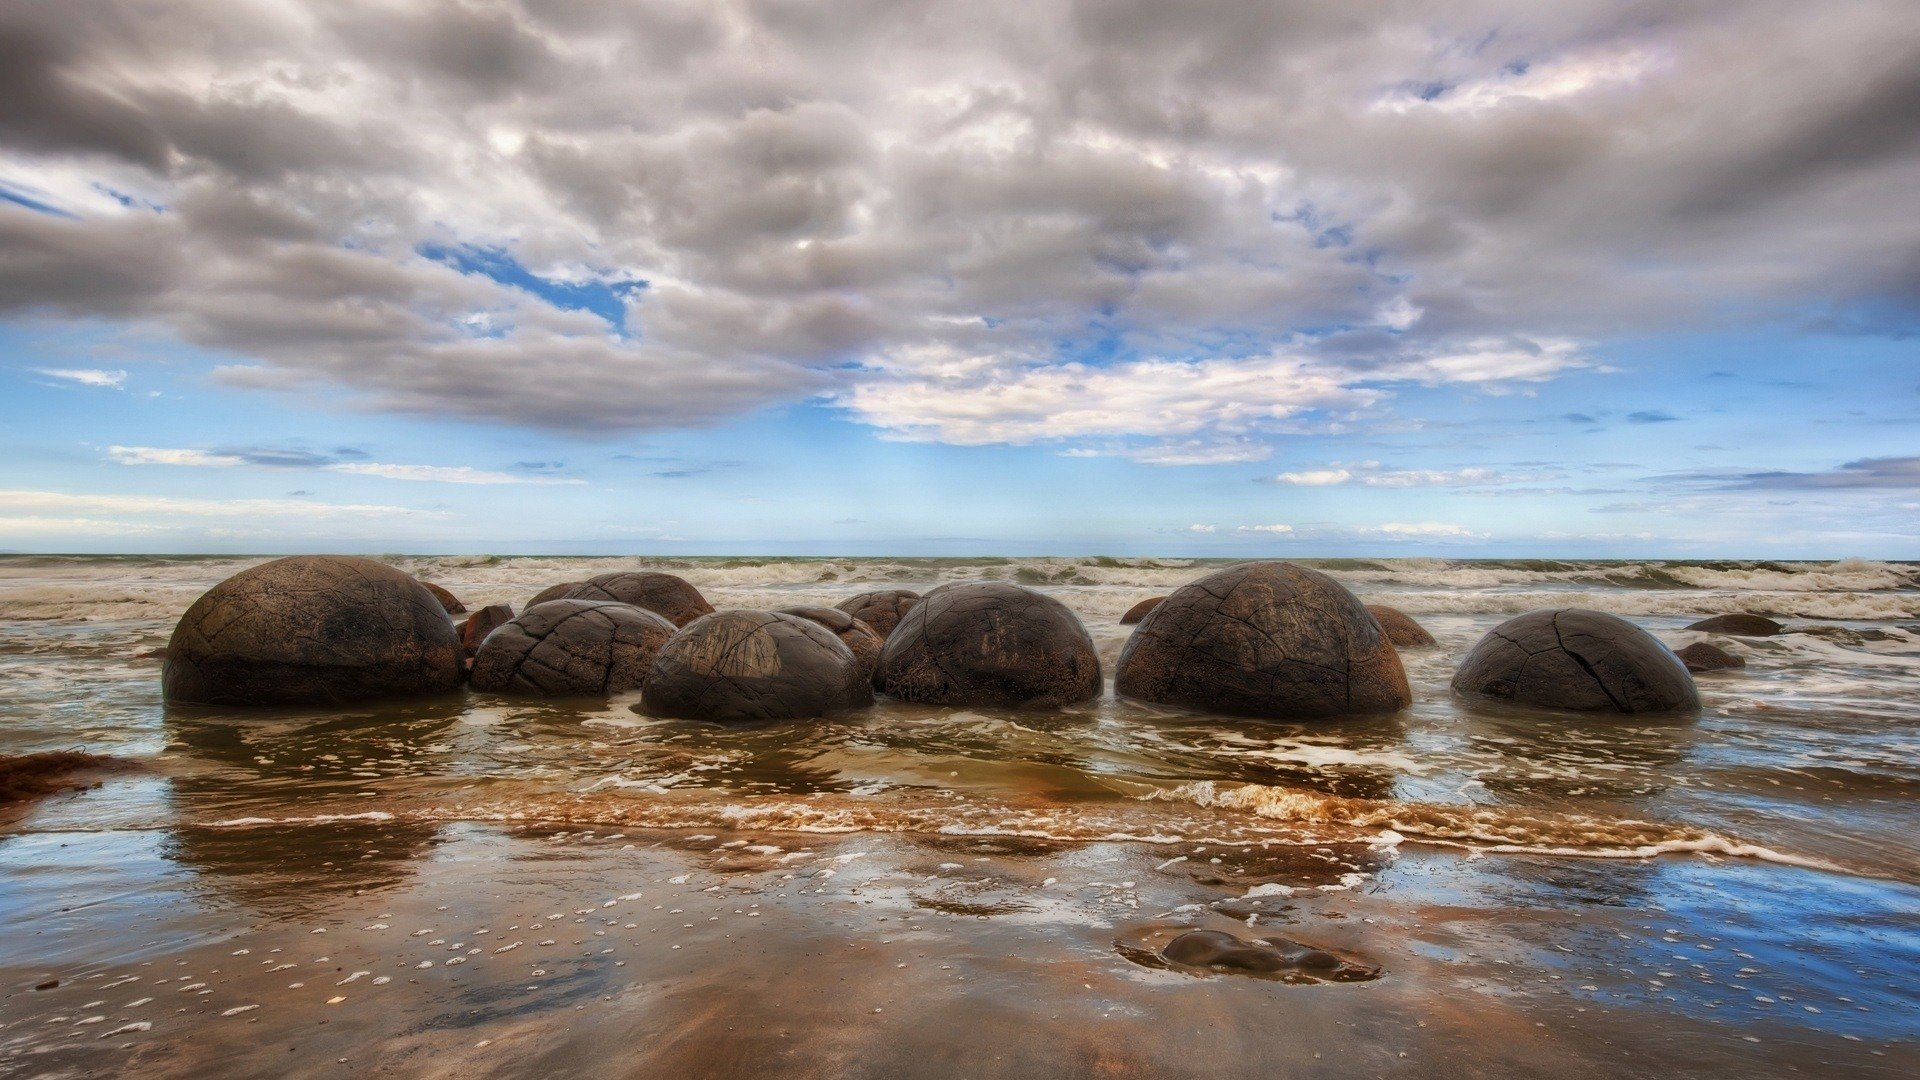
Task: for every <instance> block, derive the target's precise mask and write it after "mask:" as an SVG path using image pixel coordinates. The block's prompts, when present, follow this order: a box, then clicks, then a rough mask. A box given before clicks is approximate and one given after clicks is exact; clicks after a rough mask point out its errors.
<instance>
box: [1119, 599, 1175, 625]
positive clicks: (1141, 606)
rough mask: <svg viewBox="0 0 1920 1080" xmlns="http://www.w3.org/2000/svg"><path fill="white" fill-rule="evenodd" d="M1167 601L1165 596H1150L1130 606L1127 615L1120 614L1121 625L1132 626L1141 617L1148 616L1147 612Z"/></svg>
mask: <svg viewBox="0 0 1920 1080" xmlns="http://www.w3.org/2000/svg"><path fill="white" fill-rule="evenodd" d="M1166 602H1167V598H1166V597H1164V596H1151V597H1148V598H1147V599H1145V600H1142V601H1140V602H1139V603H1137V604H1135V605H1133V606H1132V607H1130V608H1128V609H1127V613H1126V614H1125V615H1122V616H1120V625H1121V626H1132V625H1133V624H1134V623H1137V622H1139V621H1140V620H1141V619H1144V618H1146V617H1147V614H1148V613H1149V612H1151V611H1152V610H1153V609H1154V608H1157V607H1159V606H1160V605H1161V604H1164V603H1166Z"/></svg>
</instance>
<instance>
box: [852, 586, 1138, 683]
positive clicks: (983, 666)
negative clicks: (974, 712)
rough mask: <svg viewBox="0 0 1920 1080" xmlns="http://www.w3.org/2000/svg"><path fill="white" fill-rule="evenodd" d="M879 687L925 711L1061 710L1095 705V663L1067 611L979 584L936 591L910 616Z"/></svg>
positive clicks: (885, 654)
mask: <svg viewBox="0 0 1920 1080" xmlns="http://www.w3.org/2000/svg"><path fill="white" fill-rule="evenodd" d="M879 679H880V681H879V686H880V689H881V691H882V692H884V693H886V694H889V695H891V696H893V697H896V698H899V699H901V700H903V701H913V702H919V703H921V704H926V705H1001V706H1008V705H1026V706H1055V705H1065V704H1069V703H1071V702H1075V701H1086V700H1087V699H1089V698H1094V697H1098V696H1100V686H1101V682H1100V656H1099V654H1098V653H1097V652H1096V651H1095V650H1094V647H1093V639H1092V638H1091V637H1089V636H1087V629H1086V627H1084V626H1081V625H1080V620H1079V619H1078V618H1076V617H1075V616H1074V614H1073V612H1071V611H1069V610H1067V606H1066V605H1065V604H1062V603H1061V602H1060V601H1058V600H1055V599H1054V598H1053V597H1051V596H1046V595H1043V594H1041V593H1037V592H1034V591H1033V590H1032V589H1026V588H1022V587H1021V586H1018V585H1014V584H1011V583H1009V582H1004V581H980V582H972V583H968V584H953V585H942V586H940V587H939V588H937V589H935V590H933V591H932V592H930V593H928V594H927V595H926V596H925V597H924V598H922V599H921V601H920V602H919V603H918V604H915V605H914V606H913V607H912V608H911V609H910V610H908V611H907V614H906V617H905V618H903V619H901V620H900V625H899V626H896V627H894V630H893V635H892V636H891V637H889V638H887V647H886V648H885V649H884V650H883V651H882V652H881V654H880V676H879Z"/></svg>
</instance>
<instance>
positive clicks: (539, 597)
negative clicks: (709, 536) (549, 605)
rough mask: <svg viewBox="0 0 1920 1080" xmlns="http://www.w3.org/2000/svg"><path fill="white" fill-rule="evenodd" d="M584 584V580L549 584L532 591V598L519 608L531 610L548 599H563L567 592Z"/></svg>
mask: <svg viewBox="0 0 1920 1080" xmlns="http://www.w3.org/2000/svg"><path fill="white" fill-rule="evenodd" d="M585 584H586V582H584V581H563V582H561V583H560V584H558V585H549V586H547V587H546V588H544V589H541V590H540V591H539V592H537V593H534V594H533V599H531V600H529V601H527V606H526V607H525V608H522V609H521V610H523V611H532V610H533V609H534V608H537V607H539V606H540V605H541V604H544V603H546V602H547V601H549V600H562V599H565V598H566V596H567V594H568V593H570V592H572V591H573V590H575V589H577V588H579V587H580V586H582V585H585Z"/></svg>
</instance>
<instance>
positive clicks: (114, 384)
mask: <svg viewBox="0 0 1920 1080" xmlns="http://www.w3.org/2000/svg"><path fill="white" fill-rule="evenodd" d="M34 370H35V371H37V372H38V373H39V374H41V375H45V376H47V377H48V378H53V379H64V380H66V381H67V382H75V383H79V384H80V385H82V386H97V387H100V388H102V389H105V390H118V389H120V388H121V387H122V386H124V385H125V384H126V381H127V373H126V372H124V371H102V370H100V369H99V368H36V369H34Z"/></svg>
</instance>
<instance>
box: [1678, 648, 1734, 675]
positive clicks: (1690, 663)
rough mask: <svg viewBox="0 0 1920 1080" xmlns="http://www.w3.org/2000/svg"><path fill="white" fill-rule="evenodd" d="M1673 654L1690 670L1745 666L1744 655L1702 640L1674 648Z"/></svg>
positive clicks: (1714, 669)
mask: <svg viewBox="0 0 1920 1080" xmlns="http://www.w3.org/2000/svg"><path fill="white" fill-rule="evenodd" d="M1673 655H1675V656H1677V657H1679V658H1680V662H1681V663H1683V664H1685V665H1687V670H1688V671H1692V672H1701V671H1723V670H1725V669H1727V668H1743V667H1746V666H1747V659H1746V657H1744V656H1735V655H1733V654H1732V653H1730V652H1728V651H1727V650H1725V649H1723V648H1721V647H1720V646H1718V645H1712V644H1709V643H1707V642H1704V641H1696V642H1694V643H1693V644H1691V645H1689V646H1687V647H1686V648H1684V649H1678V650H1675V652H1674V654H1673Z"/></svg>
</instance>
